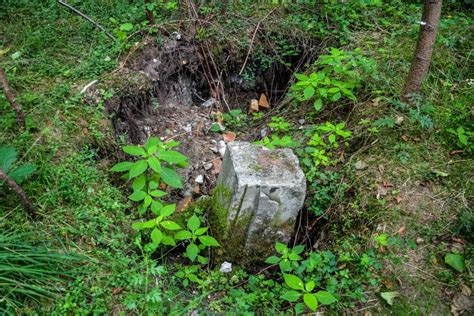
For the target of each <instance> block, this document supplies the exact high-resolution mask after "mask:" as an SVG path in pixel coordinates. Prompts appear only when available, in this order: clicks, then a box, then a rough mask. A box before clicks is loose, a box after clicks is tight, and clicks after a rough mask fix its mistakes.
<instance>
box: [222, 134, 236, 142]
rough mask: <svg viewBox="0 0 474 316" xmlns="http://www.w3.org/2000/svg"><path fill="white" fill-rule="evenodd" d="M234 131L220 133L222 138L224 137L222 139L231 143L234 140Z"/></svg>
mask: <svg viewBox="0 0 474 316" xmlns="http://www.w3.org/2000/svg"><path fill="white" fill-rule="evenodd" d="M235 137H236V135H235V133H234V132H227V133H225V134H223V135H222V138H223V139H224V141H225V142H226V143H231V142H233V141H234V140H235Z"/></svg>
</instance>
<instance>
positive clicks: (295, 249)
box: [291, 245, 304, 255]
mask: <svg viewBox="0 0 474 316" xmlns="http://www.w3.org/2000/svg"><path fill="white" fill-rule="evenodd" d="M303 251H304V246H303V245H298V246H296V247H295V248H293V249H292V250H291V252H293V253H296V254H297V255H299V254H300V253H302V252H303Z"/></svg>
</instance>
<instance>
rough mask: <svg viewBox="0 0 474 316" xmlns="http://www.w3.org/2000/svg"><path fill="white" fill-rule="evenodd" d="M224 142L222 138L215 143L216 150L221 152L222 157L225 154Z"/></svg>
mask: <svg viewBox="0 0 474 316" xmlns="http://www.w3.org/2000/svg"><path fill="white" fill-rule="evenodd" d="M226 148H227V146H226V144H225V142H224V141H223V140H220V141H219V143H218V144H217V150H218V151H219V154H221V156H222V157H224V155H225V151H226Z"/></svg>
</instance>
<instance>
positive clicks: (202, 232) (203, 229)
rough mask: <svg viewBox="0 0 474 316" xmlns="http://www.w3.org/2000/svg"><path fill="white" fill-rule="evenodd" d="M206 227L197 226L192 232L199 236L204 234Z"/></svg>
mask: <svg viewBox="0 0 474 316" xmlns="http://www.w3.org/2000/svg"><path fill="white" fill-rule="evenodd" d="M207 230H208V228H207V227H201V228H198V229H196V231H195V232H194V234H195V235H196V236H201V235H203V234H205V233H206V232H207Z"/></svg>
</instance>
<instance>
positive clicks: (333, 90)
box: [328, 87, 340, 94]
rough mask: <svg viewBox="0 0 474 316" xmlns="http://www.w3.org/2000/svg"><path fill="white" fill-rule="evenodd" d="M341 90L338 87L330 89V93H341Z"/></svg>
mask: <svg viewBox="0 0 474 316" xmlns="http://www.w3.org/2000/svg"><path fill="white" fill-rule="evenodd" d="M339 90H340V89H339V88H338V87H332V88H329V90H328V92H329V93H331V94H333V93H336V92H339Z"/></svg>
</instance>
